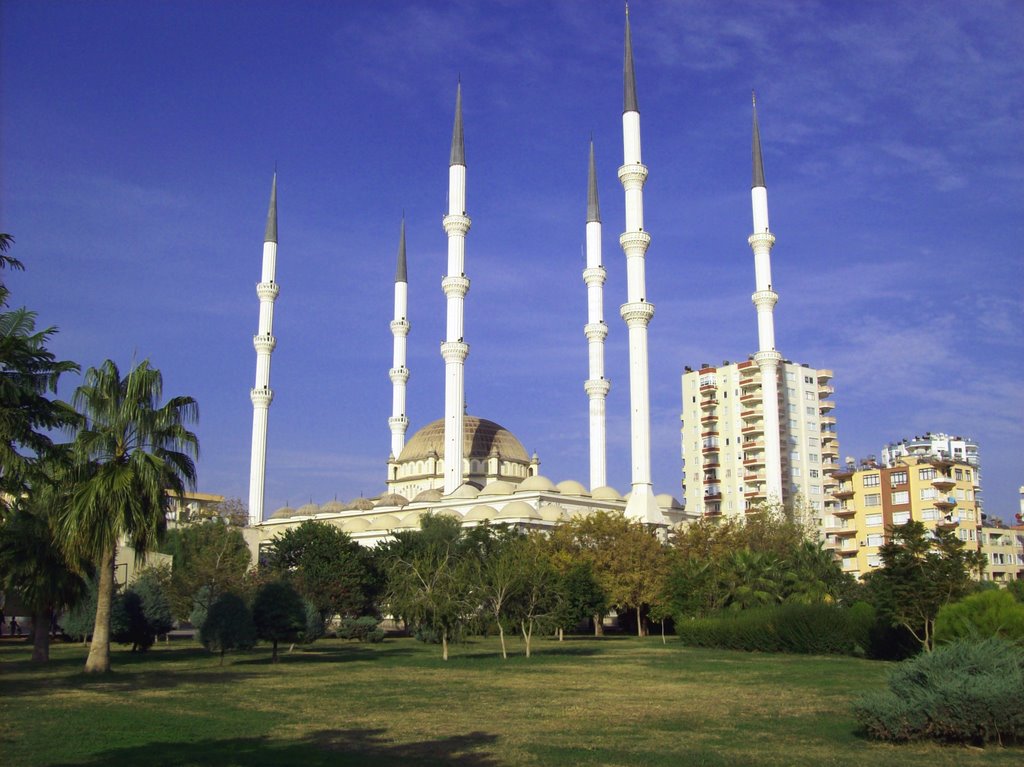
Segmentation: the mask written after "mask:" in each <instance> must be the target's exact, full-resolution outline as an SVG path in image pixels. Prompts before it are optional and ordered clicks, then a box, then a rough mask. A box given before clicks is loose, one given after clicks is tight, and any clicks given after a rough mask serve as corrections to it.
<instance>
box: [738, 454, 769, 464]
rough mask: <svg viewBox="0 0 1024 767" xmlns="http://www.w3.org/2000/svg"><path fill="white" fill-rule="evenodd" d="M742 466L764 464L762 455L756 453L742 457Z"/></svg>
mask: <svg viewBox="0 0 1024 767" xmlns="http://www.w3.org/2000/svg"><path fill="white" fill-rule="evenodd" d="M743 465H744V466H764V456H763V455H761V454H760V453H758V454H757V455H748V456H745V457H744V458H743Z"/></svg>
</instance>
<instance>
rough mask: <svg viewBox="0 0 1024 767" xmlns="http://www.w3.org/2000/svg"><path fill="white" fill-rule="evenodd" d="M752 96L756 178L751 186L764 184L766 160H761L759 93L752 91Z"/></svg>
mask: <svg viewBox="0 0 1024 767" xmlns="http://www.w3.org/2000/svg"><path fill="white" fill-rule="evenodd" d="M750 98H751V101H752V102H753V106H754V145H753V155H754V180H753V181H752V182H751V184H750V186H751V187H756V186H764V187H767V184H765V183H764V162H763V161H762V160H761V131H760V130H759V129H758V127H757V95H756V94H755V93H754V92H753V91H751V92H750Z"/></svg>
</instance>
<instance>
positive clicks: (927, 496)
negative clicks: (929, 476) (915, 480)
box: [921, 487, 939, 501]
mask: <svg viewBox="0 0 1024 767" xmlns="http://www.w3.org/2000/svg"><path fill="white" fill-rule="evenodd" d="M938 497H939V491H938V490H936V489H935V488H934V487H922V488H921V500H922V501H933V500H935V499H936V498H938Z"/></svg>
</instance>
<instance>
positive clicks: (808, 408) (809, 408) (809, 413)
mask: <svg viewBox="0 0 1024 767" xmlns="http://www.w3.org/2000/svg"><path fill="white" fill-rule="evenodd" d="M814 412H815V408H814V407H813V406H811V405H808V406H807V415H809V416H813V415H814Z"/></svg>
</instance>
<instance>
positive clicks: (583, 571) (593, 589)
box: [549, 557, 608, 640]
mask: <svg viewBox="0 0 1024 767" xmlns="http://www.w3.org/2000/svg"><path fill="white" fill-rule="evenodd" d="M549 559H550V557H549ZM552 564H553V565H554V562H552ZM556 593H557V596H558V604H557V607H556V609H555V616H554V621H555V625H556V627H557V628H558V638H559V640H561V639H562V638H563V637H564V635H565V631H566V629H569V630H571V629H573V628H575V627H576V626H578V625H579V624H580V623H582V622H583V621H585V620H587V619H588V618H590V617H591V616H594V615H601V614H604V613H605V612H606V611H607V609H608V599H607V597H606V596H605V593H604V591H603V590H602V589H601V586H600V584H599V583H598V582H597V579H596V578H595V577H594V572H593V570H592V569H591V566H590V564H589V563H587V562H577V563H574V564H571V565H570V566H569V568H568V569H567V570H566V571H565V572H562V573H560V574H559V580H558V585H557V589H556Z"/></svg>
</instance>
